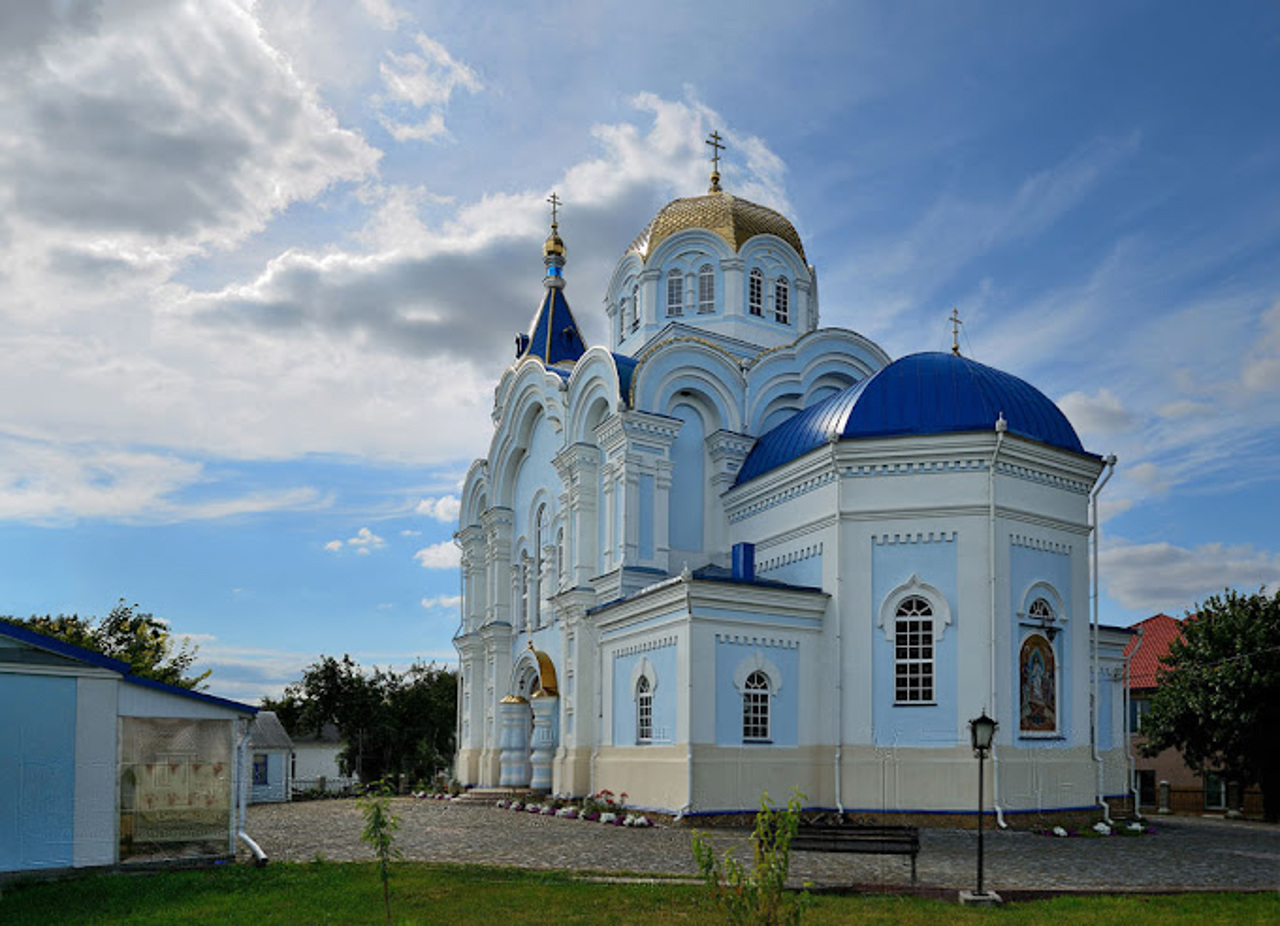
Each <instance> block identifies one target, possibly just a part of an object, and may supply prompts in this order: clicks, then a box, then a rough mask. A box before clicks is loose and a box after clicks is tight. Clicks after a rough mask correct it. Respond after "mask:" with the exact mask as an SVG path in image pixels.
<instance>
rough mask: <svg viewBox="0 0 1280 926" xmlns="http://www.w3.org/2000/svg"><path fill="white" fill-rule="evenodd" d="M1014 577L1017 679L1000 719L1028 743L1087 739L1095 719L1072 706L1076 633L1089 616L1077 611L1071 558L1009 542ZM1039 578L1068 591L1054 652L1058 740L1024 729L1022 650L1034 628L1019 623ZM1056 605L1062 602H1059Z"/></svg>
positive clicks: (1061, 744)
mask: <svg viewBox="0 0 1280 926" xmlns="http://www.w3.org/2000/svg"><path fill="white" fill-rule="evenodd" d="M1009 578H1010V582H1009V594H1010V601H1009V613H1008V615H1007V616H1006V618H1005V619H1007V620H1008V621H1010V622H1011V624H1012V626H1013V628H1014V632H1013V633H1011V634H1010V635H1009V639H1010V647H1011V652H1010V653H1009V655H1008V658H1009V665H1010V668H1009V671H1010V673H1011V674H1010V676H1009V677H1010V678H1011V679H1012V680H1013V684H1012V685H1011V687H1010V692H1009V698H1008V699H1007V704H1006V705H1005V706H1004V707H1003V708H1002V709H1001V711H1000V713H1001V714H1002V715H1003V716H1000V717H997V718H996V719H997V720H999V721H1000V726H1001V728H1002V729H1007V730H1011V731H1013V735H1014V736H1015V737H1017V739H1018V740H1019V742H1020V744H1021V745H1023V746H1043V747H1045V748H1047V749H1058V748H1066V747H1068V746H1079V745H1083V744H1086V743H1088V742H1089V729H1088V724H1089V718H1088V717H1087V716H1086V717H1081V718H1074V717H1073V716H1072V714H1073V712H1072V710H1071V698H1072V692H1071V678H1072V674H1071V673H1072V663H1073V661H1074V658H1075V654H1073V653H1072V652H1071V637H1072V633H1073V631H1074V630H1075V628H1076V626H1077V624H1078V622H1080V621H1086V620H1088V618H1087V616H1085V615H1080V616H1079V617H1078V618H1077V617H1076V615H1075V614H1074V613H1073V611H1072V602H1071V558H1070V557H1069V556H1065V555H1063V554H1061V553H1053V552H1050V551H1048V550H1033V549H1031V548H1030V547H1024V546H1012V545H1011V546H1010V547H1009ZM1037 582H1045V583H1047V584H1049V585H1051V586H1053V590H1054V591H1056V592H1057V593H1058V594H1059V595H1060V596H1062V611H1063V613H1062V614H1060V615H1058V618H1059V621H1061V619H1062V618H1063V617H1066V618H1067V622H1066V626H1065V628H1064V629H1063V631H1062V632H1061V633H1059V634H1058V635H1057V636H1056V637H1054V640H1053V655H1054V658H1055V659H1056V660H1057V676H1058V733H1059V738H1057V739H1052V738H1051V739H1045V738H1043V737H1034V736H1029V737H1024V736H1021V735H1020V733H1019V730H1018V726H1019V723H1018V720H1019V710H1020V698H1021V684H1020V679H1021V676H1020V674H1019V666H1018V654H1019V653H1020V651H1021V650H1022V643H1023V641H1024V640H1026V638H1027V634H1028V632H1029V631H1030V629H1031V628H1029V627H1024V626H1022V625H1021V624H1020V623H1019V622H1018V616H1017V615H1018V613H1019V612H1020V611H1023V610H1025V609H1026V608H1027V607H1028V606H1029V605H1030V604H1031V602H1030V601H1026V600H1024V597H1025V596H1026V593H1027V589H1029V588H1030V587H1031V586H1032V585H1033V584H1035V583H1037ZM1033 597H1034V596H1033ZM1054 606H1055V607H1056V606H1057V603H1056V602H1054ZM1076 720H1078V721H1079V723H1081V724H1082V725H1083V728H1082V729H1079V730H1077V729H1075V727H1074V726H1073V721H1076Z"/></svg>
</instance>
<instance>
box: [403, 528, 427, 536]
mask: <svg viewBox="0 0 1280 926" xmlns="http://www.w3.org/2000/svg"><path fill="white" fill-rule="evenodd" d="M400 536H401V537H421V536H422V531H414V530H409V529H407V528H406V529H405V530H402V531H401V532H400Z"/></svg>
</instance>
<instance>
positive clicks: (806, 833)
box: [791, 824, 920, 884]
mask: <svg viewBox="0 0 1280 926" xmlns="http://www.w3.org/2000/svg"><path fill="white" fill-rule="evenodd" d="M791 848H792V850H794V851H797V852H858V853H862V854H868V855H910V856H911V883H912V884H915V883H916V856H917V855H919V854H920V830H919V828H918V827H914V826H855V825H852V824H846V825H844V826H806V825H801V827H800V829H799V831H798V832H797V833H796V835H795V836H794V837H793V838H792V840H791Z"/></svg>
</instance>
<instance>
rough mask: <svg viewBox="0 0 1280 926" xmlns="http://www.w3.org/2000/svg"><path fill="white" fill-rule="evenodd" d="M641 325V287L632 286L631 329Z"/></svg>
mask: <svg viewBox="0 0 1280 926" xmlns="http://www.w3.org/2000/svg"><path fill="white" fill-rule="evenodd" d="M639 327H640V287H639V286H633V287H631V330H632V331H635V330H636V329H637V328H639Z"/></svg>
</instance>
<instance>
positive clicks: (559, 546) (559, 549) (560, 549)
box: [556, 527, 564, 590]
mask: <svg viewBox="0 0 1280 926" xmlns="http://www.w3.org/2000/svg"><path fill="white" fill-rule="evenodd" d="M563 582H564V528H563V527H562V528H560V529H559V530H557V531H556V589H557V590H559V588H560V586H561V584H562V583H563Z"/></svg>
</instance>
